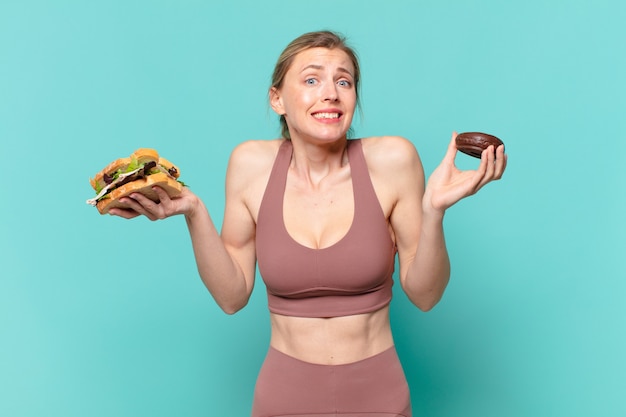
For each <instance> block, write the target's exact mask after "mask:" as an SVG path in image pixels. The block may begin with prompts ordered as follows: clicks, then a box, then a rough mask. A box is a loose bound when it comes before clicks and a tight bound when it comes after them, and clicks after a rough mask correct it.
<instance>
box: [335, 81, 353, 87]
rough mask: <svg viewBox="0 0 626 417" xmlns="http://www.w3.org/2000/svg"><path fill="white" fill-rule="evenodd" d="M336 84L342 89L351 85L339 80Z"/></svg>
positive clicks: (348, 82)
mask: <svg viewBox="0 0 626 417" xmlns="http://www.w3.org/2000/svg"><path fill="white" fill-rule="evenodd" d="M337 84H339V85H340V86H342V87H350V86H351V85H352V83H351V82H350V81H348V80H341V81H339V82H338V83H337Z"/></svg>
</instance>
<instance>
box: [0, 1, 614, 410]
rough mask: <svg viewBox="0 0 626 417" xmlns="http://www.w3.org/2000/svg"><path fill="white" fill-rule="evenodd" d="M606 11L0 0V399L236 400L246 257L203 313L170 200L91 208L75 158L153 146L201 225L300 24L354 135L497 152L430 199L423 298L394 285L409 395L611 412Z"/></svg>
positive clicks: (45, 403)
mask: <svg viewBox="0 0 626 417" xmlns="http://www.w3.org/2000/svg"><path fill="white" fill-rule="evenodd" d="M625 18H626V3H624V2H621V1H618V0H615V1H606V0H605V1H601V0H600V1H574V0H571V1H565V0H563V1H550V0H526V1H508V2H502V1H495V0H491V1H490V0H482V1H434V0H433V1H384V2H382V1H381V2H376V3H375V2H371V3H368V2H363V1H349V0H344V1H342V2H313V3H311V2H298V1H278V0H271V1H270V0H268V1H262V2H259V1H242V0H238V1H230V2H223V3H218V2H209V1H199V0H197V1H191V0H190V1H174V0H172V1H137V0H135V1H132V0H131V1H120V0H116V1H106V2H95V1H93V2H89V1H67V0H58V1H34V0H19V1H18V0H15V1H14V0H2V1H0V154H1V156H2V168H3V172H4V175H5V179H4V180H3V181H2V185H1V188H0V202H1V204H0V227H1V229H0V236H1V237H0V264H1V266H0V274H1V279H0V415H3V416H23V417H31V416H48V417H50V416H64V417H71V416H93V417H95V416H120V417H121V416H174V415H176V416H245V415H248V413H249V409H250V404H251V395H252V390H253V386H254V381H255V378H256V374H257V371H258V369H259V367H260V365H261V362H262V360H263V357H264V354H265V351H266V348H267V344H268V340H269V333H268V332H269V325H268V313H267V307H266V301H265V294H264V286H263V284H262V282H261V281H260V279H258V280H257V286H256V289H255V291H254V293H253V296H252V299H251V301H250V304H249V306H248V307H247V308H245V309H244V310H243V311H241V312H239V313H238V314H236V315H234V316H227V315H225V314H223V313H222V312H221V311H220V310H219V308H218V307H216V305H215V303H214V302H213V300H212V299H211V298H210V296H209V295H208V293H207V292H206V290H205V289H204V287H203V285H202V283H201V281H200V279H199V278H198V277H197V273H196V269H195V264H194V260H193V255H192V252H191V248H190V244H189V239H188V235H187V231H186V228H185V224H184V220H183V219H182V218H172V219H168V220H167V221H162V222H156V223H151V222H149V221H148V220H146V219H136V220H134V221H124V220H121V219H118V218H112V217H109V216H99V215H98V214H97V212H96V211H95V209H93V208H91V207H89V206H87V205H86V204H85V202H84V201H85V200H86V199H87V198H89V197H91V196H92V191H91V188H90V186H89V183H88V180H89V177H90V176H93V175H94V174H95V173H96V172H97V171H99V170H100V169H101V168H102V167H104V165H106V164H107V163H109V162H110V161H111V160H113V159H115V158H117V157H121V156H125V155H128V154H130V153H131V152H132V151H133V150H135V149H136V148H138V147H144V146H146V147H154V148H156V149H158V150H159V151H160V153H161V154H162V155H164V156H165V157H167V158H168V159H170V160H171V161H174V162H175V163H177V164H179V165H180V167H181V170H182V179H184V181H186V182H187V183H188V184H190V186H191V187H192V190H193V191H194V192H196V193H197V194H199V195H200V196H201V197H202V198H203V199H204V200H205V202H206V204H207V206H208V208H209V210H210V212H211V213H212V215H213V218H214V219H215V221H216V223H217V224H218V225H219V224H220V222H221V219H222V215H223V203H224V201H223V200H224V198H223V195H224V193H223V183H224V174H225V168H226V163H227V159H228V156H229V154H230V152H231V150H232V148H233V147H234V146H235V145H236V144H237V143H239V142H241V141H243V140H247V139H262V138H273V137H276V136H277V134H278V132H279V127H278V122H277V119H276V117H275V116H274V115H273V114H272V113H271V110H270V109H269V107H268V105H267V101H266V92H267V88H268V84H269V77H270V74H271V72H272V69H273V65H274V62H275V60H276V58H277V57H278V55H279V53H280V51H281V50H282V48H283V47H284V46H285V45H286V44H287V43H288V42H289V41H290V40H291V39H293V38H294V37H296V36H298V35H299V34H301V33H303V32H306V31H310V30H318V29H324V28H330V29H333V30H337V31H340V32H343V33H345V34H346V35H348V37H349V39H350V40H351V42H352V44H353V45H354V46H355V47H356V49H357V50H358V51H359V53H360V57H361V64H362V67H363V90H362V98H363V115H364V116H363V117H362V118H360V119H359V120H358V121H357V122H356V125H355V130H356V134H357V135H383V134H387V135H403V136H406V137H408V138H410V139H411V140H412V141H413V142H414V143H415V145H416V146H417V148H418V150H419V152H420V154H421V157H422V160H423V163H424V167H425V171H426V173H427V175H428V174H429V173H430V172H432V170H433V169H434V168H435V167H436V165H437V164H438V163H439V161H440V159H441V158H442V156H443V154H444V152H445V148H446V145H447V143H448V140H449V137H450V134H451V132H452V131H453V130H457V131H467V130H482V131H487V132H490V133H493V134H496V135H498V136H500V137H501V138H502V139H503V140H504V141H505V143H506V146H507V151H508V153H509V167H508V170H507V172H506V173H505V177H504V178H503V180H502V181H500V182H497V183H493V184H490V185H489V186H487V187H486V188H485V189H483V190H482V191H481V192H480V193H479V194H478V195H476V196H474V197H472V198H470V199H467V200H463V201H462V202H460V203H459V204H458V205H456V206H455V207H453V208H452V209H450V210H449V212H448V214H447V215H446V219H445V227H446V231H447V241H448V246H449V250H450V255H451V257H452V263H453V275H452V279H451V282H450V285H449V287H448V290H447V293H446V294H445V296H444V299H443V300H442V301H441V303H440V304H439V305H438V306H437V307H436V308H435V309H434V310H433V311H432V312H429V313H426V314H425V313H422V312H420V311H419V310H418V309H416V308H414V307H412V306H411V305H410V303H409V302H408V301H407V299H406V297H405V296H404V295H403V294H402V293H401V291H399V285H396V286H395V291H396V292H395V298H394V301H393V303H392V321H393V322H392V325H393V328H394V331H395V334H396V342H397V345H398V350H399V352H400V355H401V359H402V361H403V363H404V366H405V369H406V373H407V377H408V380H409V383H410V385H411V388H412V395H413V406H414V413H415V415H416V416H433V417H435V416H436V417H439V416H442V417H443V416H445V417H448V416H464V417H470V416H476V417H479V416H480V417H488V416H494V417H495V416H498V417H501V416H507V417H518V416H519V417H521V416H524V417H526V416H563V417H565V416H567V417H577V416H581V417H582V416H624V415H626V404H625V403H624V399H623V394H624V392H626V381H625V375H626V361H625V357H624V352H626V334H625V324H626V308H625V307H624V300H625V298H626V297H625V296H626V283H625V278H626V268H625V266H624V255H626V245H625V243H624V232H626V227H625V224H626V223H625V221H624V206H625V203H626V200H625V187H624V180H625V179H626V172H625V168H624V167H625V164H624V162H623V155H624V152H625V151H626V145H625V143H626V141H625V136H624V132H625V131H626V117H625V109H626V98H625V97H626V82H625V81H624V74H626V48H625V41H626V29H625V26H624V20H625ZM457 162H458V164H459V166H461V167H464V168H472V167H474V166H476V163H475V161H474V160H471V159H470V158H468V157H466V156H464V155H459V156H458V158H457Z"/></svg>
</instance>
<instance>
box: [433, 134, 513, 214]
mask: <svg viewBox="0 0 626 417" xmlns="http://www.w3.org/2000/svg"><path fill="white" fill-rule="evenodd" d="M456 136H457V133H456V132H454V133H453V134H452V140H451V141H450V144H449V145H448V151H447V152H446V155H445V157H444V158H443V161H441V164H439V166H438V167H437V168H436V169H435V170H434V171H433V173H432V174H431V176H430V178H429V179H428V183H427V185H426V190H425V192H424V200H423V207H424V210H425V211H426V210H434V211H436V212H440V213H442V214H443V212H444V211H445V210H446V209H447V208H448V207H450V206H452V205H453V204H455V203H456V202H458V201H459V200H461V199H463V198H465V197H468V196H470V195H473V194H475V193H476V192H477V191H478V190H480V189H481V188H482V187H483V186H484V185H485V184H487V183H489V182H491V181H494V180H499V179H500V178H502V174H503V173H504V169H505V168H506V161H507V156H506V155H505V153H504V145H500V146H498V148H497V149H494V147H493V146H489V147H488V148H487V149H485V150H484V151H483V152H482V155H481V158H480V165H479V166H478V168H477V169H476V170H468V171H461V170H459V169H458V168H457V167H456V165H455V164H454V158H455V157H456V153H457V147H456Z"/></svg>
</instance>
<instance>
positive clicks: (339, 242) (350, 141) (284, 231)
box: [278, 139, 360, 252]
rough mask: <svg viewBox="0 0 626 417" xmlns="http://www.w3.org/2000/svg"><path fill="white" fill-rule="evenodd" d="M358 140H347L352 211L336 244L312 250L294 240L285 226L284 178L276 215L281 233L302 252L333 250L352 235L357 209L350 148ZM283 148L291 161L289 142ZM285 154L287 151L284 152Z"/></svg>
mask: <svg viewBox="0 0 626 417" xmlns="http://www.w3.org/2000/svg"><path fill="white" fill-rule="evenodd" d="M359 140H360V139H353V140H349V141H348V144H347V153H348V165H350V171H351V172H350V183H351V185H352V204H353V209H352V220H351V222H350V227H348V230H347V231H346V233H344V234H343V235H342V236H341V237H340V238H339V240H337V241H336V242H333V243H331V244H330V245H328V246H324V247H321V248H313V247H311V246H308V245H305V244H304V243H301V242H300V241H298V240H297V239H295V238H294V237H293V236H292V234H291V233H289V229H287V225H286V224H285V194H286V191H287V184H286V180H287V178H286V176H285V187H284V188H283V199H282V202H281V203H282V204H279V207H280V213H278V215H279V216H280V218H281V222H280V224H281V225H282V229H283V230H282V231H283V233H285V235H286V236H287V237H288V238H289V240H291V242H292V243H294V244H296V245H298V246H300V247H301V248H302V249H304V250H310V251H313V252H321V251H326V250H332V249H335V248H337V247H339V246H341V244H342V243H343V242H345V241H346V240H347V239H348V238H349V237H350V235H351V234H352V231H353V229H354V225H355V224H356V218H357V213H358V209H357V198H356V194H355V184H354V175H353V172H352V169H353V164H352V162H353V161H352V159H351V158H350V156H351V155H350V154H351V151H350V148H351V147H352V143H353V142H355V141H359ZM282 147H285V148H289V154H290V156H289V160H290V161H291V158H292V157H293V146H292V145H291V142H290V141H288V140H286V141H285V142H283V143H282V144H281V148H282ZM285 152H287V151H285Z"/></svg>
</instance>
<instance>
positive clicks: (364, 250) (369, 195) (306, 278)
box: [256, 139, 396, 317]
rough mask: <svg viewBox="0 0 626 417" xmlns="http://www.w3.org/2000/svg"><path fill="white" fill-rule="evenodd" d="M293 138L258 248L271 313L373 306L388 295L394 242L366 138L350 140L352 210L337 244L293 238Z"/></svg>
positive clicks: (262, 217)
mask: <svg viewBox="0 0 626 417" xmlns="http://www.w3.org/2000/svg"><path fill="white" fill-rule="evenodd" d="M291 157H292V145H291V142H290V141H288V140H286V141H285V142H283V143H282V145H281V147H280V149H279V151H278V155H277V156H276V160H275V162H274V166H273V168H272V172H271V174H270V178H269V182H268V184H267V188H266V190H265V194H264V196H263V200H262V202H261V207H260V209H259V217H258V221H257V231H256V251H257V261H258V265H259V271H260V273H261V276H262V278H263V281H264V282H265V286H266V287H267V297H268V306H269V310H270V311H271V312H272V313H277V314H282V315H287V316H298V317H338V316H348V315H353V314H362V313H369V312H372V311H376V310H378V309H380V308H382V307H383V306H385V305H387V304H389V302H390V301H391V295H392V291H391V287H392V285H393V279H392V274H393V270H394V261H395V253H396V247H395V245H394V243H393V241H392V239H391V236H390V235H389V229H388V225H387V220H386V219H385V215H384V213H383V210H382V208H381V206H380V203H379V201H378V198H377V196H376V193H375V191H374V187H373V186H372V182H371V180H370V177H369V172H368V170H367V165H366V163H365V158H364V156H363V149H362V146H361V141H360V140H358V139H355V140H349V141H348V160H349V163H350V170H351V176H352V188H353V193H354V217H353V220H352V225H351V226H350V229H349V231H348V232H347V234H346V235H345V236H344V237H343V238H342V239H341V240H340V241H339V242H337V243H335V244H334V245H332V246H330V247H327V248H322V249H312V248H309V247H306V246H304V245H302V244H300V243H298V242H296V241H295V240H294V239H293V238H292V237H291V236H290V235H289V233H288V231H287V229H286V227H285V223H284V221H283V198H284V194H285V185H286V181H287V172H288V170H289V165H290V163H291Z"/></svg>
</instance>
